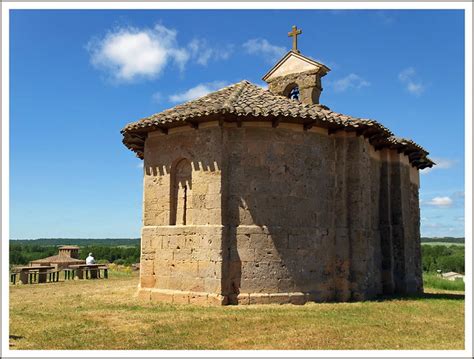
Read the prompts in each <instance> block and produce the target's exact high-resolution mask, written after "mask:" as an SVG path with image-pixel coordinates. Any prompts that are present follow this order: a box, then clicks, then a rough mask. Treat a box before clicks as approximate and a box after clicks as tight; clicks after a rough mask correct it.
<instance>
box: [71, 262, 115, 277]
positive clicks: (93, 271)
mask: <svg viewBox="0 0 474 359" xmlns="http://www.w3.org/2000/svg"><path fill="white" fill-rule="evenodd" d="M69 268H71V269H74V270H76V274H77V277H78V278H79V279H84V273H85V274H86V279H89V278H88V273H90V279H96V278H100V270H101V269H103V270H104V278H108V273H107V272H108V267H107V265H105V264H74V265H70V266H69Z"/></svg>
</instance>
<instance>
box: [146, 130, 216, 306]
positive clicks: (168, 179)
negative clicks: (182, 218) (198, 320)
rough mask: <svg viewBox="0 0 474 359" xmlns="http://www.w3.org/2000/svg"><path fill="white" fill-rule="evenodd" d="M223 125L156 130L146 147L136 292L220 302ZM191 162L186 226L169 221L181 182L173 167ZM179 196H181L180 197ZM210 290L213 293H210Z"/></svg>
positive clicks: (168, 298)
mask: <svg viewBox="0 0 474 359" xmlns="http://www.w3.org/2000/svg"><path fill="white" fill-rule="evenodd" d="M220 132H221V129H220V128H219V127H211V128H206V127H205V126H203V127H202V128H201V129H199V130H194V129H190V128H189V127H187V128H177V129H175V130H170V131H169V134H167V135H165V134H162V133H158V132H155V133H153V134H151V135H150V136H149V137H148V139H147V141H146V145H145V162H144V194H143V196H144V198H143V229H142V242H141V247H142V255H141V267H140V295H142V296H145V297H150V296H151V298H152V299H155V300H165V301H172V302H176V303H201V304H202V303H208V302H209V303H218V304H222V303H223V298H222V297H221V296H219V295H218V294H219V293H220V292H221V268H222V249H221V245H222V240H221V238H222V226H221V195H220V193H221V190H220V188H221V166H222V161H221V152H222V148H221V140H220V138H221V136H220ZM183 159H185V160H187V161H189V162H190V163H191V167H192V174H191V176H190V179H189V186H190V188H189V190H188V198H187V201H186V204H185V206H186V207H187V212H188V213H187V216H186V217H187V221H186V225H180V224H179V223H180V222H179V221H178V222H177V223H178V224H177V225H170V224H172V223H174V222H175V221H174V220H173V218H176V213H174V214H173V213H172V212H173V211H177V212H178V217H179V214H180V212H182V211H183V208H182V207H183V204H180V205H179V204H178V205H174V206H173V196H174V195H175V194H176V193H175V191H174V188H175V186H174V185H173V181H176V180H180V178H179V176H176V175H174V173H173V171H174V167H175V166H176V164H178V163H179V162H180V161H181V160H183ZM178 200H182V198H179V199H178ZM209 294H214V295H210V296H209Z"/></svg>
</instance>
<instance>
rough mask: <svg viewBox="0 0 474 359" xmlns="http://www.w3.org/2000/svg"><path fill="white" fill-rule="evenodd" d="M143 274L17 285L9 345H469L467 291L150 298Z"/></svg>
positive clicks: (12, 295) (12, 298)
mask: <svg viewBox="0 0 474 359" xmlns="http://www.w3.org/2000/svg"><path fill="white" fill-rule="evenodd" d="M137 282H138V278H137V275H136V273H134V274H133V275H132V276H130V275H120V276H119V275H117V274H115V275H112V276H111V278H110V279H109V280H96V281H91V280H89V281H69V282H60V283H53V284H37V285H24V286H11V287H10V348H11V349H463V348H464V297H463V295H460V293H459V292H457V294H456V292H446V291H437V293H434V291H431V294H429V295H426V296H425V297H423V298H410V299H391V300H383V301H371V302H363V303H333V304H306V305H304V306H291V305H281V306H279V305H265V306H240V307H236V306H227V307H209V308H203V307H197V306H179V305H169V304H168V305H167V304H160V305H157V304H150V303H145V302H142V301H140V300H139V299H138V298H137V297H136V296H135V293H136V288H137Z"/></svg>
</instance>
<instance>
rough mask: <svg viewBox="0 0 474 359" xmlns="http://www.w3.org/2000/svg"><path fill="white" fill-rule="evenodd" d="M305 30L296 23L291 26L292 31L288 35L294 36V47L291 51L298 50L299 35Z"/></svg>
mask: <svg viewBox="0 0 474 359" xmlns="http://www.w3.org/2000/svg"><path fill="white" fill-rule="evenodd" d="M302 33H303V32H302V31H301V29H298V28H297V27H296V26H295V25H293V26H292V27H291V31H290V32H289V33H288V37H293V49H292V50H291V51H294V52H298V53H299V50H298V35H301V34H302Z"/></svg>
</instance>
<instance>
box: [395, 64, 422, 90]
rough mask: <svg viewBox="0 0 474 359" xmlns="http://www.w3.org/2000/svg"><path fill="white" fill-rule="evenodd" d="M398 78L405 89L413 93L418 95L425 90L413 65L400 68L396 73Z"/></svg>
mask: <svg viewBox="0 0 474 359" xmlns="http://www.w3.org/2000/svg"><path fill="white" fill-rule="evenodd" d="M398 80H399V81H400V82H401V83H402V84H403V85H405V88H406V89H407V91H408V92H410V93H411V94H413V95H417V96H419V95H421V94H422V93H423V92H424V91H425V88H426V86H425V85H424V84H423V82H422V81H421V80H420V79H419V77H418V76H417V74H416V71H415V69H414V68H413V67H408V68H406V69H404V70H402V71H401V72H400V73H399V74H398Z"/></svg>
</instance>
